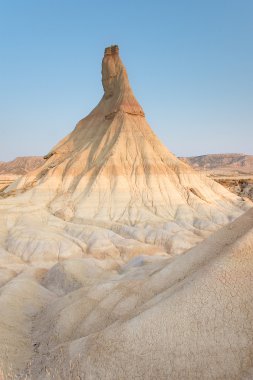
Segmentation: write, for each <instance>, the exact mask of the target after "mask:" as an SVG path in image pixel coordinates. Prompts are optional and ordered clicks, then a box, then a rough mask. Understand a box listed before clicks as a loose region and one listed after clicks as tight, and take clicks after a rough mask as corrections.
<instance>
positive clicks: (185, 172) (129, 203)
mask: <svg viewBox="0 0 253 380" xmlns="http://www.w3.org/2000/svg"><path fill="white" fill-rule="evenodd" d="M102 84H103V88H104V95H103V97H102V99H101V101H100V102H99V104H98V105H97V106H96V108H94V110H93V111H92V112H91V113H90V114H89V115H88V116H87V117H85V118H84V119H82V120H81V121H80V122H79V123H78V124H77V125H76V127H75V129H74V130H73V132H71V133H70V134H69V135H68V136H66V137H65V138H64V139H63V140H61V141H60V142H59V143H58V144H57V145H56V146H55V147H54V148H53V149H52V150H51V151H50V152H49V153H48V154H47V155H46V156H45V163H44V165H42V166H41V167H38V168H36V169H35V170H33V171H31V172H29V173H27V174H25V175H23V176H22V177H20V178H18V180H17V181H15V182H14V183H13V184H11V185H10V186H8V187H7V188H6V189H4V190H3V191H1V193H0V195H1V198H0V307H1V310H2V312H1V313H0V378H1V376H2V377H3V376H4V375H2V372H1V369H3V371H4V372H6V373H8V374H10V372H11V371H12V375H13V378H14V375H18V376H19V378H28V379H29V378H31V379H33V380H35V379H36V380H42V379H43V380H44V379H47V378H49V379H50V378H52V379H53V378H60V379H63V380H65V379H66V380H67V379H68V380H69V379H72V378H73V379H76V378H81V379H90V380H92V379H103V380H105V379H110V380H111V379H119V378H120V379H127V380H129V379H137V378H141V379H172V380H181V379H189V380H193V379H194V380H195V379H210V380H211V379H226V378H227V379H229V380H237V379H239V378H240V379H241V378H243V377H240V374H243V376H244V375H245V376H251V374H252V371H251V368H250V367H251V366H252V360H251V358H252V353H253V351H252V335H253V329H252V320H253V318H252V316H253V312H252V308H251V306H250V305H252V292H251V289H252V285H253V284H252V275H251V274H252V270H253V264H252V263H253V261H252V246H253V245H252V241H253V237H252V225H253V221H252V211H251V210H249V211H248V212H247V213H246V214H245V215H242V216H240V215H241V214H243V213H244V211H246V210H248V209H249V208H250V207H251V205H252V203H251V202H250V201H244V200H243V199H242V198H240V197H237V196H236V195H234V194H232V193H230V192H229V191H227V190H226V189H225V188H223V187H222V186H220V185H219V184H217V183H216V182H214V181H212V180H211V179H209V178H207V177H206V176H205V175H202V174H199V173H196V172H195V171H194V170H193V169H192V168H191V167H190V166H188V165H187V164H186V163H184V162H182V161H180V160H179V159H177V158H176V157H175V156H174V155H173V154H172V153H171V152H169V151H168V149H167V148H166V147H165V146H164V145H163V144H162V143H161V142H160V141H159V139H158V138H157V137H156V136H155V134H154V132H153V131H152V130H151V128H150V126H149V125H148V123H147V121H146V119H145V115H144V112H143V110H142V108H141V106H140V105H139V103H138V102H137V100H136V99H135V97H134V95H133V92H132V90H131V87H130V84H129V80H128V76H127V73H126V69H125V67H124V66H123V63H122V61H121V59H120V57H119V49H118V47H117V46H111V47H109V48H106V50H105V54H104V58H103V62H102ZM171 133H173V130H171ZM237 217H240V218H239V219H237V220H235V221H234V222H232V223H231V221H232V220H234V219H236V218H237ZM228 223H229V224H228ZM226 224H228V225H227V226H225V227H223V226H224V225H226ZM216 230H219V231H216ZM209 235H211V236H210V237H208V236H209ZM205 238H207V240H205ZM203 240H204V241H203ZM198 243H200V244H198ZM1 362H2V363H3V364H1ZM250 371H251V372H250ZM8 376H9V375H8ZM22 376H23V377H22ZM25 376H26V377H25ZM27 376H28V377H27ZM246 378H248V377H245V379H246ZM249 378H250V377H249Z"/></svg>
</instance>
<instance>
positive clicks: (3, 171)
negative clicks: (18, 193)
mask: <svg viewBox="0 0 253 380" xmlns="http://www.w3.org/2000/svg"><path fill="white" fill-rule="evenodd" d="M43 164H44V159H43V157H40V156H36V157H33V156H28V157H17V158H15V159H14V160H12V161H9V162H0V191H1V190H3V189H4V188H6V187H7V186H8V185H10V184H11V183H12V182H14V181H15V180H16V179H17V178H19V177H20V176H22V175H24V174H26V173H28V172H30V171H32V170H34V169H36V168H38V167H39V166H42V165H43Z"/></svg>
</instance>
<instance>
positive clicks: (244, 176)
mask: <svg viewBox="0 0 253 380" xmlns="http://www.w3.org/2000/svg"><path fill="white" fill-rule="evenodd" d="M181 159H182V160H183V161H184V162H187V163H188V164H190V165H191V166H192V167H193V168H194V169H195V170H199V171H202V172H204V173H205V174H206V175H207V176H208V177H210V178H213V179H214V180H215V181H216V182H218V183H220V184H221V185H223V186H225V187H226V188H227V189H228V190H230V191H232V192H233V193H235V194H237V195H239V196H242V197H248V198H249V199H251V200H253V156H250V155H245V154H240V153H232V154H208V155H205V156H196V157H184V158H181Z"/></svg>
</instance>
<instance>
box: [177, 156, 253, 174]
mask: <svg viewBox="0 0 253 380" xmlns="http://www.w3.org/2000/svg"><path fill="white" fill-rule="evenodd" d="M180 158H181V159H182V160H183V161H184V162H187V163H188V164H190V165H191V166H192V167H193V168H194V169H197V170H206V171H209V172H212V174H221V175H222V174H223V175H229V174H233V175H234V174H237V175H240V174H251V175H253V156H251V155H246V154H240V153H229V154H207V155H204V156H194V157H180Z"/></svg>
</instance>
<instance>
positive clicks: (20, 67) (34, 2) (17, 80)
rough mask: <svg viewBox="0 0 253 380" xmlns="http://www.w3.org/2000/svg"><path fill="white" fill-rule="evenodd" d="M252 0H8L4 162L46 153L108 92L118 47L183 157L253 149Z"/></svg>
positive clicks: (145, 102) (0, 118)
mask: <svg viewBox="0 0 253 380" xmlns="http://www.w3.org/2000/svg"><path fill="white" fill-rule="evenodd" d="M252 20H253V1H252V0H238V1H235V0H228V1H226V0H174V1H169V0H164V1H163V0H156V1H149V0H145V1H142V0H135V1H132V0H128V1H120V0H107V1H103V0H92V1H91V0H90V1H86V0H82V1H81V0H68V1H66V0H22V1H21V0H0V131H1V138H0V161H1V160H10V159H12V158H14V157H16V156H22V155H42V154H46V153H47V152H48V151H49V150H50V148H51V147H52V146H53V145H54V144H55V143H57V142H58V140H59V139H61V138H62V137H63V136H65V135H66V134H67V133H69V132H70V131H71V130H72V129H73V128H74V126H75V124H76V123H77V121H78V120H79V119H81V118H82V117H84V116H85V115H87V114H88V113H89V112H90V111H91V110H92V109H93V108H94V107H95V106H96V104H97V103H98V101H99V100H100V98H101V96H102V86H101V59H102V56H103V51H104V48H105V47H106V46H107V45H111V44H118V45H119V46H120V54H121V57H122V59H123V62H124V63H125V65H126V67H127V70H128V75H129V78H130V82H131V85H132V88H133V90H134V93H135V95H136V97H137V99H138V100H139V102H140V104H141V105H142V106H143V108H144V111H145V113H146V117H147V119H148V121H149V123H150V125H151V127H152V128H153V130H154V131H155V133H156V134H157V135H158V136H159V137H160V138H161V140H162V141H163V142H164V143H165V144H166V146H168V148H169V149H170V150H171V151H172V152H174V153H175V154H177V155H200V154H206V153H219V152H244V153H248V154H253V22H252Z"/></svg>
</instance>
